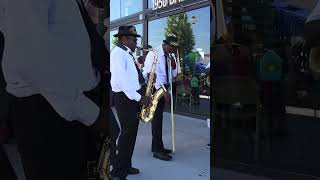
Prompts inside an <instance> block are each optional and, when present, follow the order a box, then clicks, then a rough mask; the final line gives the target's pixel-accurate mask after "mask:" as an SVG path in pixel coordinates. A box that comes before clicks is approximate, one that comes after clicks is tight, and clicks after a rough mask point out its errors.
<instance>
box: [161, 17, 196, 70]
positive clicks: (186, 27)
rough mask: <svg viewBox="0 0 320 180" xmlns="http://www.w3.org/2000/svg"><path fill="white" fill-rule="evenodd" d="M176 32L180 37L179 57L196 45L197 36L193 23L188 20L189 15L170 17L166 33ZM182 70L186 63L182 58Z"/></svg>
mask: <svg viewBox="0 0 320 180" xmlns="http://www.w3.org/2000/svg"><path fill="white" fill-rule="evenodd" d="M169 34H174V35H175V36H177V38H178V43H179V57H185V56H186V55H188V54H189V53H190V52H191V51H192V49H193V48H194V45H195V38H194V34H193V31H192V27H191V23H189V22H188V15H187V14H186V13H181V14H178V15H173V16H170V17H168V19H167V25H166V28H165V35H166V36H167V35H169ZM180 64H181V65H182V72H183V71H184V69H185V63H184V62H183V61H182V59H180Z"/></svg>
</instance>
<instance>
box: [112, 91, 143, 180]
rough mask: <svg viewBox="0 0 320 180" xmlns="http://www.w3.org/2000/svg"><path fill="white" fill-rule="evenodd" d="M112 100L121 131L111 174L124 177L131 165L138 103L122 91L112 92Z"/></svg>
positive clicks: (137, 120)
mask: <svg viewBox="0 0 320 180" xmlns="http://www.w3.org/2000/svg"><path fill="white" fill-rule="evenodd" d="M114 101H115V102H114V103H115V107H116V110H117V113H118V117H119V121H120V126H121V132H120V137H119V139H118V145H117V150H118V153H117V155H116V161H115V163H114V170H113V172H112V174H113V175H114V176H115V177H121V178H125V177H127V175H128V173H127V172H128V168H129V167H131V166H132V164H131V158H132V154H133V150H134V146H135V143H136V138H137V133H138V126H139V119H138V114H137V112H138V108H139V103H138V102H136V101H133V100H130V99H128V98H127V96H126V95H125V94H124V93H122V92H120V93H115V94H114Z"/></svg>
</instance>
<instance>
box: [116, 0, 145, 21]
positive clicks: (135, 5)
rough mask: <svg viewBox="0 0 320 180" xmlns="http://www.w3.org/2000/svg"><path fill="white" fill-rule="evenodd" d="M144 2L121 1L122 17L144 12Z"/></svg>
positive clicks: (140, 0)
mask: <svg viewBox="0 0 320 180" xmlns="http://www.w3.org/2000/svg"><path fill="white" fill-rule="evenodd" d="M142 5H143V1H142V0H121V17H125V16H129V15H131V14H134V13H137V12H140V11H142Z"/></svg>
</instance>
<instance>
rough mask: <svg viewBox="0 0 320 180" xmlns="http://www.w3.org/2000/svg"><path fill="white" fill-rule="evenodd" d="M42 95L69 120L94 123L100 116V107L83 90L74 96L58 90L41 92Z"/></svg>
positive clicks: (86, 123) (87, 123)
mask: <svg viewBox="0 0 320 180" xmlns="http://www.w3.org/2000/svg"><path fill="white" fill-rule="evenodd" d="M41 95H42V96H44V98H45V99H47V101H48V102H49V103H50V104H51V105H52V106H53V107H54V109H55V110H56V112H57V113H58V114H59V115H60V116H61V117H63V118H65V119H66V120H68V121H74V120H77V121H80V122H81V123H83V124H84V125H86V126H90V125H92V124H93V123H94V122H95V121H96V120H97V118H98V116H99V112H100V109H99V107H98V106H97V105H96V104H95V103H93V102H92V101H91V100H90V99H89V98H87V97H86V96H85V95H84V94H83V92H82V91H79V92H77V93H74V94H73V96H70V95H67V94H63V93H61V94H59V93H57V92H55V93H50V92H41Z"/></svg>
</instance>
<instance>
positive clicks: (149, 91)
mask: <svg viewBox="0 0 320 180" xmlns="http://www.w3.org/2000/svg"><path fill="white" fill-rule="evenodd" d="M146 51H152V52H153V53H154V59H153V62H152V66H151V71H150V74H149V79H148V82H147V88H146V94H145V96H149V97H151V104H150V106H148V107H146V106H142V108H141V111H140V114H139V119H140V120H141V121H142V122H144V123H149V122H151V121H152V119H153V116H154V113H155V111H156V109H157V105H158V102H159V100H160V98H161V97H163V96H164V94H165V93H166V92H167V90H166V88H165V87H164V86H162V87H161V88H159V89H158V90H156V92H153V89H154V88H153V84H154V82H155V78H156V74H155V71H156V66H157V62H158V52H157V50H155V49H149V50H146Z"/></svg>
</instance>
